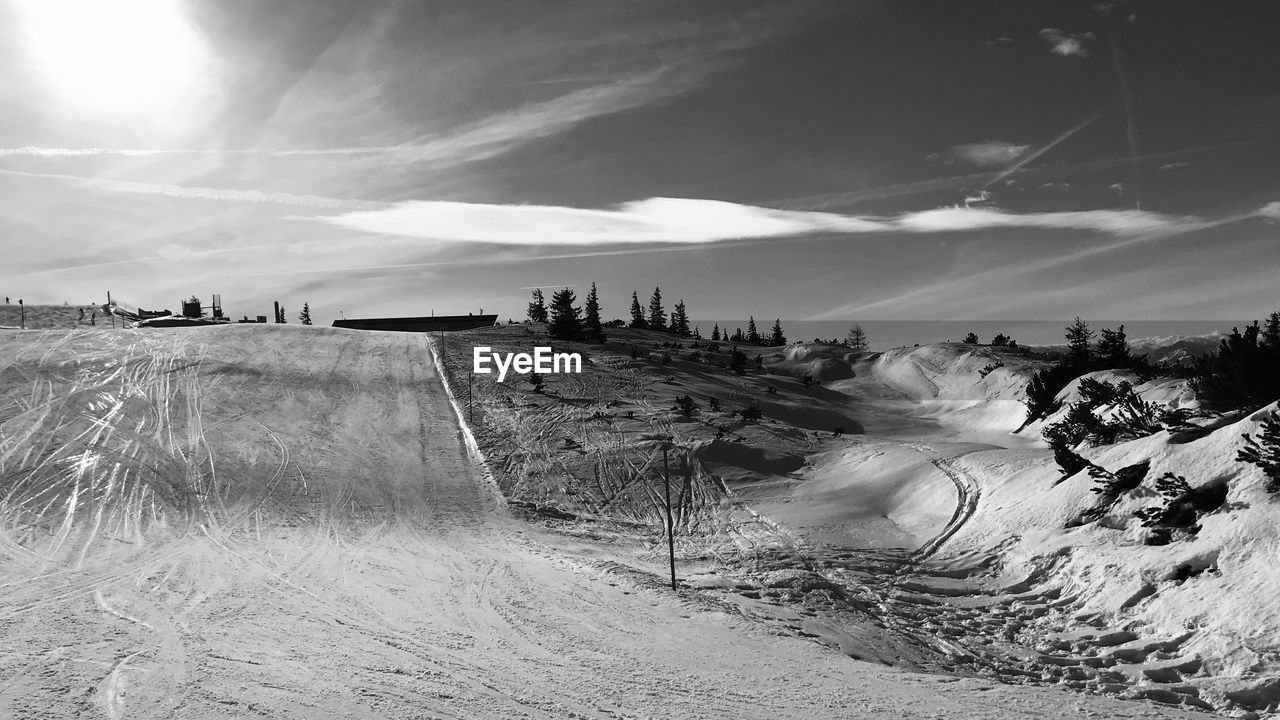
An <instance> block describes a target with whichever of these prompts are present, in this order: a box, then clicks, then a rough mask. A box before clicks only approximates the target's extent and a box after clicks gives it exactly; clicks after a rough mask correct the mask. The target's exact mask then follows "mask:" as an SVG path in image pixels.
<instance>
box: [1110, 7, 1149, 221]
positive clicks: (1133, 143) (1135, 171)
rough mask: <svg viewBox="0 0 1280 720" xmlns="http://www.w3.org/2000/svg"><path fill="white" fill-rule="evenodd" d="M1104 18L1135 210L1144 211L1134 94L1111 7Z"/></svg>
mask: <svg viewBox="0 0 1280 720" xmlns="http://www.w3.org/2000/svg"><path fill="white" fill-rule="evenodd" d="M1101 12H1102V16H1103V17H1104V18H1105V19H1106V22H1107V35H1108V38H1107V39H1108V40H1109V41H1110V42H1108V43H1107V44H1108V45H1110V46H1111V63H1112V65H1113V66H1114V67H1115V70H1116V84H1117V86H1118V88H1119V90H1120V104H1121V107H1122V108H1123V109H1124V125H1125V139H1127V140H1128V141H1129V164H1130V172H1131V175H1132V182H1133V206H1134V209H1137V210H1141V209H1142V187H1141V179H1142V178H1141V173H1140V170H1139V167H1138V123H1137V120H1136V119H1135V118H1134V109H1133V93H1132V91H1130V89H1129V76H1128V75H1127V74H1126V73H1125V71H1124V60H1123V56H1122V54H1121V52H1120V43H1119V34H1118V33H1117V32H1116V24H1115V21H1114V20H1113V19H1112V18H1111V7H1110V6H1103V7H1102V9H1101Z"/></svg>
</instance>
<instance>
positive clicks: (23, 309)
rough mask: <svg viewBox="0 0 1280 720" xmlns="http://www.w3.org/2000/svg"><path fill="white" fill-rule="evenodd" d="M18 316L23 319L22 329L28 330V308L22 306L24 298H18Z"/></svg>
mask: <svg viewBox="0 0 1280 720" xmlns="http://www.w3.org/2000/svg"><path fill="white" fill-rule="evenodd" d="M18 315H19V317H21V318H22V320H21V325H22V329H23V330H26V329H27V306H26V305H24V304H22V298H18Z"/></svg>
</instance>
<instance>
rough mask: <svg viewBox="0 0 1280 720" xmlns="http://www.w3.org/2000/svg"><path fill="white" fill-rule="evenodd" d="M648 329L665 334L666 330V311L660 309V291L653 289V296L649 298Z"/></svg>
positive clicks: (659, 289)
mask: <svg viewBox="0 0 1280 720" xmlns="http://www.w3.org/2000/svg"><path fill="white" fill-rule="evenodd" d="M648 323H649V329H650V330H658V331H660V332H666V330H667V311H666V310H663V309H662V289H661V288H654V289H653V295H652V296H650V297H649V319H648Z"/></svg>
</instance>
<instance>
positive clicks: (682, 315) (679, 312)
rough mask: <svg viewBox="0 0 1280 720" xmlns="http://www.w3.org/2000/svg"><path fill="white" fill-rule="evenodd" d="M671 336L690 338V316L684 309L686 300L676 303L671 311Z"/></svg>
mask: <svg viewBox="0 0 1280 720" xmlns="http://www.w3.org/2000/svg"><path fill="white" fill-rule="evenodd" d="M671 334H672V335H679V336H680V337H689V335H690V333H689V314H688V312H686V311H685V309H684V300H681V301H680V302H678V303H676V306H675V307H674V308H673V309H672V310H671Z"/></svg>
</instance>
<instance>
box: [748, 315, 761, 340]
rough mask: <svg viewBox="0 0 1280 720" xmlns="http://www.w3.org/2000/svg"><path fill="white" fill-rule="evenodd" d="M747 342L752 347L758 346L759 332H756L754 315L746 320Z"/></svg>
mask: <svg viewBox="0 0 1280 720" xmlns="http://www.w3.org/2000/svg"><path fill="white" fill-rule="evenodd" d="M747 342H749V343H751V344H752V345H759V344H760V332H759V331H758V330H756V318H755V316H754V315H752V316H749V317H748V318H747Z"/></svg>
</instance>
